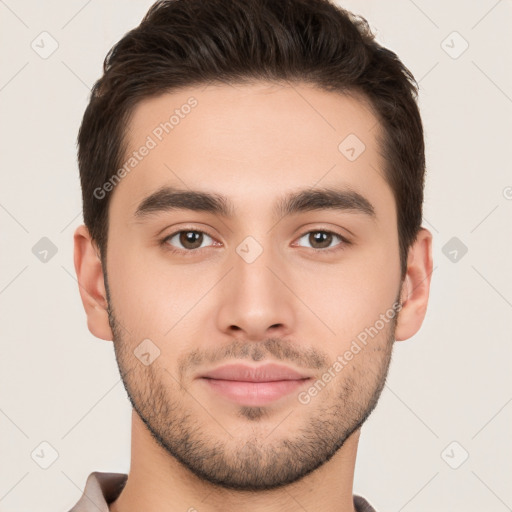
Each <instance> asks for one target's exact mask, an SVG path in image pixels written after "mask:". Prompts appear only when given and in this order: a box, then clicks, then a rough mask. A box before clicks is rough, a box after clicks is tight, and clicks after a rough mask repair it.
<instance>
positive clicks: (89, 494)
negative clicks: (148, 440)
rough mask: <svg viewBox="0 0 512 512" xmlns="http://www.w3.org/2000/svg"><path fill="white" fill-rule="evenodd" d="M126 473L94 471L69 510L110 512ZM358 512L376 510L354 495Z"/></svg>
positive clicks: (122, 485)
mask: <svg viewBox="0 0 512 512" xmlns="http://www.w3.org/2000/svg"><path fill="white" fill-rule="evenodd" d="M127 478H128V475H127V474H126V473H100V472H99V471H94V472H93V473H91V474H90V475H89V476H88V477H87V482H86V484H85V489H84V492H83V494H82V497H81V498H80V499H79V500H78V502H77V503H76V505H75V506H74V507H73V508H72V509H71V510H69V512H98V511H100V512H109V509H108V504H109V503H112V502H113V501H115V500H116V499H117V497H118V496H119V495H120V494H121V491H122V490H123V488H124V486H125V484H126V480H127ZM354 508H355V509H356V512H375V509H374V508H373V507H372V506H371V505H370V504H369V503H368V502H367V501H366V500H365V499H364V498H362V497H361V496H354Z"/></svg>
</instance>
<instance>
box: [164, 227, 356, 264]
mask: <svg viewBox="0 0 512 512" xmlns="http://www.w3.org/2000/svg"><path fill="white" fill-rule="evenodd" d="M188 232H192V233H201V234H203V235H207V236H209V237H210V238H211V239H213V240H215V238H214V237H213V236H212V235H210V234H209V233H207V232H206V231H202V230H200V229H187V228H185V229H180V230H178V231H175V232H174V233H171V234H170V235H167V236H166V237H165V238H163V239H162V240H161V242H160V243H161V245H162V246H164V247H165V249H166V250H168V251H170V252H171V253H173V254H180V255H183V256H185V257H187V256H194V255H196V254H197V253H198V252H200V251H201V250H202V249H207V247H200V248H198V249H178V248H176V247H174V246H172V245H171V244H169V243H168V241H169V240H170V239H172V238H173V237H174V236H176V235H179V234H180V233H188ZM311 233H326V234H329V235H334V236H336V237H338V238H339V239H340V241H341V242H340V243H339V244H337V245H335V246H334V247H328V248H326V249H315V248H314V247H306V248H307V249H311V250H313V251H315V252H318V253H320V252H321V253H324V254H325V253H327V254H330V253H332V252H337V251H340V250H343V248H344V246H347V245H351V243H352V242H350V241H349V240H347V239H346V238H345V237H344V236H342V235H340V234H339V233H336V232H335V231H330V230H327V229H313V230H310V231H306V232H304V233H303V234H302V235H300V236H299V237H298V238H297V240H300V239H301V238H303V237H304V236H306V235H309V234H311Z"/></svg>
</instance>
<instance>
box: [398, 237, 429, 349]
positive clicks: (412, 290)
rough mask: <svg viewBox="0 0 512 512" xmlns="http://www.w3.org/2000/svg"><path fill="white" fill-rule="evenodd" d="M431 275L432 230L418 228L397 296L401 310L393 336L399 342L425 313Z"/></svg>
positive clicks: (421, 320)
mask: <svg viewBox="0 0 512 512" xmlns="http://www.w3.org/2000/svg"><path fill="white" fill-rule="evenodd" d="M431 276H432V233H431V232H430V231H429V230H428V229H426V228H421V229H420V231H419V232H418V236H417V237H416V240H415V242H414V243H413V244H412V246H411V247H410V248H409V255H408V259H407V271H406V274H405V278H404V281H403V283H402V289H401V292H400V297H401V300H402V309H401V311H400V313H399V315H398V320H397V325H396V331H395V339H396V340H397V341H402V340H406V339H408V338H410V337H411V336H413V335H414V334H416V333H417V332H418V330H419V329H420V327H421V324H422V323H423V319H424V318H425V314H426V312H427V304H428V296H429V291H430V280H431Z"/></svg>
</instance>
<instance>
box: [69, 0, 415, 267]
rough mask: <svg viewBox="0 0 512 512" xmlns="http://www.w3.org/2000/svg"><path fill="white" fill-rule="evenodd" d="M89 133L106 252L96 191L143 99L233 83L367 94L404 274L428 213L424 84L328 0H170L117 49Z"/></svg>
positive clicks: (85, 128)
mask: <svg viewBox="0 0 512 512" xmlns="http://www.w3.org/2000/svg"><path fill="white" fill-rule="evenodd" d="M103 71H104V73H103V76H102V77H101V78H100V79H99V80H98V81H97V82H96V83H95V84H94V87H93V89H92V92H91V98H90V102H89V105H88V106H87V109H86V111H85V113H84V117H83V120H82V124H81V127H80V130H79V134H78V164H79V169H80V180H81V186H82V198H83V216H84V222H85V224H86V226H87V227H88V229H89V231H90V233H91V237H92V238H93V240H94V241H95V242H96V243H97V245H98V248H99V250H100V252H101V256H102V260H103V261H106V260H105V258H106V249H107V235H108V205H109V198H110V195H111V194H107V196H106V197H104V198H101V199H98V197H96V196H97V194H95V190H97V189H98V187H102V186H103V184H104V183H105V182H107V181H108V179H109V178H110V177H111V176H112V175H113V174H114V173H115V171H116V170H117V169H118V168H119V167H120V166H121V165H122V161H123V156H124V154H125V153H126V146H125V130H126V126H127V125H128V122H129V120H130V115H131V113H132V112H133V109H134V106H135V105H136V104H137V103H138V102H140V101H141V100H142V99H144V98H148V97H150V96H155V95H158V94H162V93H165V92H171V91H173V90H177V89H181V88H185V87H188V86H194V85H200V84H206V83H216V82H227V83H240V82H250V81H261V80H262V81H291V82H294V81H295V82H306V83H309V84H312V85H315V86H318V87H319V88H321V89H324V90H328V91H336V92H340V93H343V92H345V93H356V94H361V93H362V96H363V97H364V98H365V99H367V100H368V101H369V104H370V106H371V108H372V110H373V112H374V114H375V115H376V117H377V119H378V120H379V122H380V124H381V127H382V129H383V130H382V132H383V136H382V140H380V139H379V144H380V150H381V153H382V155H383V157H384V161H385V169H384V175H385V178H386V180H387V182H388V183H389V185H390V187H391V189H392V190H393V194H394V198H395V201H396V206H397V225H398V236H399V249H400V264H401V270H402V277H403V276H404V275H405V270H406V267H407V254H408V250H409V247H410V246H411V245H412V243H413V242H414V240H415V239H416V236H417V234H418V231H419V229H420V228H421V222H422V204H423V188H424V175H425V147H424V140H423V127H422V122H421V117H420V113H419V109H418V106H417V103H416V102H417V92H418V84H417V82H416V81H415V79H414V77H413V75H412V73H411V72H410V71H409V70H408V69H407V68H406V67H405V66H404V64H403V63H402V62H401V61H400V60H399V59H398V57H397V56H396V54H395V53H393V52H392V51H390V50H388V49H386V48H384V47H382V46H381V45H380V44H379V43H377V42H376V41H375V37H374V35H373V34H372V32H371V30H370V28H369V26H368V23H367V21H366V20H365V19H364V18H362V17H360V16H356V15H354V14H352V13H350V12H348V11H346V10H344V9H342V8H341V7H338V6H336V5H334V4H333V3H331V2H329V1H328V0H163V1H157V2H156V3H155V4H154V5H153V6H152V7H151V8H150V9H149V11H148V12H147V14H146V16H145V17H144V19H143V20H142V22H141V23H140V25H139V26H138V27H136V28H135V29H133V30H131V31H130V32H128V33H127V34H126V35H125V36H124V37H123V38H122V39H121V40H120V41H119V42H118V43H117V44H116V45H115V46H114V47H113V48H112V49H111V50H110V51H109V53H108V54H107V56H106V58H105V61H104V64H103Z"/></svg>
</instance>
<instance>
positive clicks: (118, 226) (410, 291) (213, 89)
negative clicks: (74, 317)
mask: <svg viewBox="0 0 512 512" xmlns="http://www.w3.org/2000/svg"><path fill="white" fill-rule="evenodd" d="M191 96H193V97H194V98H196V99H197V101H198V104H197V106H196V107H195V108H194V109H193V110H192V111H191V112H190V114H189V115H187V116H185V118H184V119H181V120H180V123H179V125H177V126H175V128H174V129H173V131H172V132H171V133H170V134H168V135H166V136H165V137H164V138H163V140H162V141H161V142H159V143H158V145H157V147H155V148H154V149H152V150H151V152H150V153H149V154H148V155H147V156H146V157H145V158H144V159H143V160H142V161H141V162H140V163H138V165H137V167H136V168H135V169H134V170H133V171H131V172H130V173H129V174H127V175H126V177H124V178H123V179H122V180H121V182H120V183H119V184H118V185H117V186H116V187H115V189H114V191H113V195H112V199H111V204H110V207H109V217H110V218H109V236H108V252H107V260H106V268H105V269H104V268H103V267H102V263H101V259H100V257H99V251H98V249H97V247H96V244H95V243H94V242H93V241H92V240H91V238H90V235H89V233H88V231H87V228H86V227H85V226H80V227H79V228H77V230H76V232H75V240H74V241H75V268H76V272H77V276H78V281H79V283H80V294H81V297H82V301H83V304H84V308H85V311H86V313H87V319H88V327H89V330H90V331H91V333H92V334H93V335H95V336H96V337H98V338H102V339H105V340H114V348H115V352H116V357H117V361H118V364H119V367H120V372H121V375H122V377H123V382H124V384H125V387H126V389H127V392H128V395H129V397H130V400H131V401H132V405H133V406H134V411H133V416H132V418H133V419H132V453H131V468H130V473H129V477H128V481H127V484H126V486H125V488H124V490H123V491H122V493H121V495H120V496H119V498H118V499H117V500H116V501H115V502H114V503H113V504H111V505H110V510H111V511H113V512H135V511H138V510H145V511H147V512H151V511H155V512H156V511H178V510H190V511H192V510H194V509H196V510H200V511H201V512H203V511H205V512H209V511H221V510H222V511H231V510H239V509H240V503H242V502H243V509H244V511H248V512H252V511H256V510H265V511H281V512H282V511H296V510H297V509H298V508H301V507H303V508H304V509H306V510H323V511H324V512H329V511H335V510H336V511H340V510H341V511H346V512H348V511H353V510H354V507H353V502H352V486H353V478H354V466H355V460H356V453H357V445H358V440H359V435H360V428H361V424H362V423H363V422H364V420H365V419H366V417H367V416H368V414H369V413H370V412H371V410H372V409H373V407H374V406H375V404H376V401H377V399H378V396H379V394H380V391H381V389H382V387H383V385H384V381H385V377H386V374H387V370H388V366H389V360H390V356H391V351H392V347H393V344H394V342H395V340H405V339H407V338H410V337H411V336H413V335H414V334H415V333H416V332H417V331H418V329H419V328H420V326H421V324H422V322H423V319H424V316H425V313H426V308H427V302H428V294H429V287H430V275H431V273H432V256H431V244H432V235H431V233H430V232H429V231H428V230H426V229H423V228H422V229H421V231H420V232H419V234H418V237H417V239H416V242H415V243H414V245H413V246H412V247H411V248H410V251H409V255H408V266H407V272H406V276H405V279H404V280H403V281H401V279H400V262H399V250H398V247H399V246H398V232H397V223H396V205H395V201H394V198H393V194H392V190H391V189H390V187H389V185H388V184H387V182H386V181H385V179H384V178H383V172H382V169H383V160H382V157H381V155H380V153H379V148H378V145H377V136H378V133H379V130H380V129H381V127H380V125H379V124H378V122H377V120H376V118H375V116H374V115H373V114H372V112H371V109H370V108H369V107H368V105H367V104H366V103H365V101H364V100H363V99H362V98H359V97H357V96H353V95H352V96H346V95H340V94H336V93H333V92H325V91H322V90H320V89H317V88H315V87H312V86H310V85H305V84H293V86H290V85H289V84H280V85H278V84H270V83H263V82H260V83H254V84H251V85H237V86H229V85H218V86H215V85H210V86H208V87H194V88H192V87H191V88H188V89H183V90H180V91H175V92H172V93H166V94H165V95H162V96H159V97H155V98H151V99H146V100H144V101H142V102H141V103H140V104H138V106H137V107H136V109H135V111H134V114H133V117H132V119H131V122H130V125H129V130H128V135H127V142H128V148H129V150H130V151H131V150H134V149H136V148H139V147H140V146H141V145H142V144H143V143H144V141H145V140H146V138H147V136H148V135H149V134H151V133H152V130H154V128H155V126H157V125H158V124H159V123H161V122H162V121H164V120H166V119H168V117H169V115H170V113H172V110H174V109H175V108H179V107H180V106H181V105H183V104H185V103H186V102H187V99H188V98H190V97H191ZM351 133H352V134H356V135H357V137H358V138H359V139H360V140H361V141H363V142H364V144H365V146H366V149H365V151H364V152H363V153H362V154H361V155H360V156H359V157H358V158H357V159H356V160H355V161H349V160H348V159H347V158H345V156H344V155H343V154H342V153H341V152H340V151H339V150H338V145H339V144H340V142H341V141H342V140H343V139H344V138H345V137H346V136H347V135H348V134H351ZM162 186H174V187H179V188H182V189H185V190H186V189H194V190H200V191H203V192H211V193H217V194H222V195H224V196H226V198H227V199H229V201H230V202H231V203H232V207H233V210H234V213H235V215H234V216H233V217H232V218H225V217H221V216H218V215H215V214H212V213H210V212H197V211H191V210H186V209H182V210H171V211H167V212H160V213H155V214H152V215H147V216H145V217H143V218H137V217H136V216H135V211H136V209H137V207H138V206H139V204H140V203H141V202H142V201H143V199H144V198H146V197H147V196H148V195H149V194H151V193H153V192H155V191H156V190H158V189H159V188H160V187H162ZM320 187H338V188H340V187H341V188H350V189H351V190H353V191H357V192H359V193H360V194H361V195H363V196H364V197H365V198H366V199H367V200H368V201H369V202H370V203H371V204H372V205H373V207H374V210H375V217H370V216H369V215H365V214H364V213H361V212H359V211H355V210H344V211H340V210H332V209H320V210H315V211H306V212H299V213H296V214H293V215H290V216H286V217H281V218H276V217H275V216H274V215H273V209H274V206H275V204H276V202H277V200H278V199H279V198H281V197H283V195H286V194H287V193H290V192H293V191H296V190H297V189H317V188H320ZM180 229H181V230H185V231H187V230H188V231H190V230H196V231H197V230H199V231H203V232H206V233H207V235H208V236H205V237H203V239H202V241H200V242H199V243H198V245H201V248H200V249H194V248H193V244H191V243H190V242H189V244H188V245H186V243H187V240H186V239H185V240H183V239H181V243H180V239H179V236H175V237H174V238H167V240H166V241H164V242H162V240H163V239H164V238H165V237H169V235H171V234H173V233H176V232H177V231H179V230H180ZM318 231H320V232H325V231H330V232H333V233H336V234H339V235H341V236H343V237H345V238H346V239H347V240H348V241H350V242H351V243H349V244H348V243H344V242H342V241H341V239H339V238H337V236H336V235H334V236H333V237H332V238H328V239H327V242H326V244H325V245H321V244H320V243H319V242H318V241H316V242H315V239H314V238H312V236H310V234H311V232H313V233H317V232H318ZM304 235H306V236H304ZM247 236H251V237H253V238H254V239H255V240H257V242H258V243H259V244H260V246H261V248H262V253H261V254H260V255H259V257H257V258H256V259H255V260H254V261H253V262H251V263H248V262H247V261H246V260H244V258H242V257H241V256H240V254H239V253H238V252H237V251H236V249H237V247H238V246H239V244H240V243H241V242H242V241H243V240H244V239H245V238H246V237H247ZM169 246H170V247H171V248H174V249H176V250H178V251H181V252H177V253H173V252H171V251H170V250H169ZM325 246H328V247H329V248H333V247H336V250H334V251H331V252H329V253H327V252H322V251H325ZM187 247H188V249H187ZM191 247H192V249H191ZM187 250H188V251H189V255H188V256H186V255H185V254H184V253H185V252H186V251H187ZM251 250H254V249H251ZM194 251H195V252H194ZM191 252H192V254H191V255H190V253H191ZM105 271H106V272H105ZM105 274H106V275H105ZM105 277H107V278H108V286H107V287H106V286H105ZM107 291H108V294H107ZM397 300H399V301H400V300H401V301H402V308H401V311H400V313H399V315H398V318H396V317H395V318H394V320H393V321H390V322H388V323H386V324H385V326H384V327H383V328H382V329H380V330H379V332H378V334H377V335H376V336H374V337H373V338H372V339H371V341H370V342H369V343H368V344H367V345H366V346H364V348H363V349H362V350H361V351H360V352H359V353H357V355H354V357H353V358H352V359H351V360H350V361H349V362H348V363H347V365H346V366H345V367H344V368H343V370H342V371H340V372H337V373H336V375H335V377H334V378H332V379H331V380H330V382H328V383H327V385H325V387H324V388H323V389H322V390H321V391H320V392H318V394H317V395H316V396H314V397H313V398H311V401H310V402H309V403H307V404H304V403H301V402H300V401H299V400H298V391H299V390H297V392H293V393H291V394H289V395H286V396H284V397H281V398H279V399H278V400H275V401H273V402H270V403H268V404H266V405H264V406H262V407H248V406H243V405H240V404H238V403H234V402H233V401H231V400H229V399H227V398H226V397H224V396H222V395H219V394H218V393H217V392H215V391H214V390H212V389H211V388H210V387H209V386H208V385H206V384H205V381H204V380H203V379H200V378H198V377H199V375H201V374H202V373H204V372H205V371H208V370H212V369H214V368H216V367H218V366H221V365H223V364H225V363H230V362H238V363H241V362H243V363H246V364H248V365H250V366H253V367H256V366H258V365H259V364H261V363H262V362H269V361H273V362H279V363H281V364H285V365H287V366H289V367H291V368H293V369H296V370H299V371H301V372H303V373H304V374H307V375H308V376H309V377H311V380H310V381H309V383H308V384H305V385H304V387H303V388H301V390H307V389H309V387H310V386H311V384H312V383H313V382H314V381H315V380H316V379H318V378H321V377H322V375H323V374H324V373H325V372H326V371H327V369H328V368H329V367H331V366H332V364H333V363H334V362H335V361H336V360H337V357H338V356H339V355H340V354H344V353H345V352H346V351H347V350H348V349H349V348H350V345H351V343H352V341H353V340H354V339H356V337H357V335H358V334H359V333H361V332H362V331H364V329H365V328H368V327H369V326H372V325H375V323H376V320H377V319H379V315H381V314H383V313H385V312H386V311H388V310H389V309H390V308H391V307H392V306H393V304H394V303H395V302H396V301H397ZM144 339H150V340H151V341H152V343H153V344H154V345H155V346H156V347H158V350H159V351H160V353H159V356H158V357H157V358H156V359H154V361H153V362H152V363H151V364H149V365H147V366H146V365H145V364H142V363H141V361H140V360H139V359H137V357H135V356H134V350H135V349H136V347H137V346H138V345H139V344H140V343H141V342H142V340H144ZM185 442H186V443H187V444H186V445H185Z"/></svg>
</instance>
